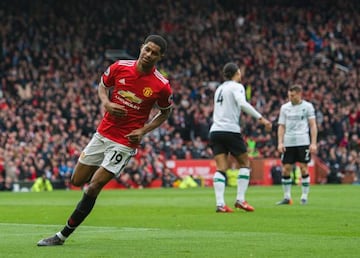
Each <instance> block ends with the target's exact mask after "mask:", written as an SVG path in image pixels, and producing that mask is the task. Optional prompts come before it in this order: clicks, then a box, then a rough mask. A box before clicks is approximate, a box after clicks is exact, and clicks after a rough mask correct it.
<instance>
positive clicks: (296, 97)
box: [288, 91, 301, 105]
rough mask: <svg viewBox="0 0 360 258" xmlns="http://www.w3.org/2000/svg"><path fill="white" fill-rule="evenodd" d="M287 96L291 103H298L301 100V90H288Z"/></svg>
mask: <svg viewBox="0 0 360 258" xmlns="http://www.w3.org/2000/svg"><path fill="white" fill-rule="evenodd" d="M288 97H289V100H290V101H291V103H292V104H293V105H296V104H299V103H300V102H301V92H297V91H288Z"/></svg>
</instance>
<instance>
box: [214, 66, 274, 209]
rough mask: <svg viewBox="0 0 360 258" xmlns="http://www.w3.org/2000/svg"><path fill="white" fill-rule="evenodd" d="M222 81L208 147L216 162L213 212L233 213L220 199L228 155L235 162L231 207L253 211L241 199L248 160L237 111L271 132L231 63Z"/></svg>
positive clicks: (246, 180) (267, 122) (235, 67)
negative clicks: (235, 190)
mask: <svg viewBox="0 0 360 258" xmlns="http://www.w3.org/2000/svg"><path fill="white" fill-rule="evenodd" d="M223 74H224V78H225V82H223V83H222V84H221V85H220V86H219V87H218V88H217V89H216V91H215V95H214V112H213V124H212V125H211V128H210V135H209V136H210V145H211V147H212V150H213V153H214V159H215V162H216V172H215V174H214V177H213V186H214V191H215V198H216V212H233V209H231V208H230V207H228V206H227V205H226V203H225V200H224V193H225V180H226V176H225V173H226V170H227V169H228V168H229V160H228V155H232V156H233V157H234V158H235V160H236V161H237V163H238V167H239V173H238V178H237V196H236V201H235V205H234V206H235V208H239V209H243V210H245V211H254V208H253V207H252V206H251V205H249V204H248V203H247V202H246V200H245V193H246V190H247V188H248V185H249V179H250V161H249V157H248V153H247V145H246V143H245V141H244V140H243V138H242V135H241V128H240V117H241V112H242V111H244V112H246V113H247V114H249V115H251V116H252V117H254V118H255V119H257V121H258V122H260V123H261V124H263V125H264V126H265V129H266V130H267V131H271V128H272V124H271V122H270V121H268V120H267V119H265V118H264V117H262V115H261V114H260V113H259V112H258V111H256V110H255V108H254V107H252V106H251V105H250V104H249V103H248V102H247V101H246V97H245V89H244V86H243V85H242V84H240V83H239V82H240V81H241V71H240V69H239V67H238V66H237V65H236V64H235V63H232V62H231V63H227V64H226V65H225V66H224V68H223Z"/></svg>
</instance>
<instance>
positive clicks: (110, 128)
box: [38, 35, 172, 246]
mask: <svg viewBox="0 0 360 258" xmlns="http://www.w3.org/2000/svg"><path fill="white" fill-rule="evenodd" d="M166 49H167V42H166V41H165V39H164V38H163V37H162V36H160V35H149V36H148V37H146V39H145V41H144V43H143V44H142V45H141V48H140V54H139V56H138V59H137V60H130V61H129V60H118V61H116V62H115V63H113V64H111V65H110V66H109V67H108V68H107V70H106V71H105V72H104V73H103V75H102V76H101V81H100V84H99V87H98V94H99V98H100V99H101V103H102V105H103V107H104V109H105V110H106V112H105V114H104V117H103V119H102V120H101V122H100V124H99V126H98V127H97V132H96V134H94V136H93V138H92V140H91V141H90V142H89V144H88V145H87V146H86V147H85V149H84V150H83V152H82V154H81V155H80V158H79V161H78V163H77V164H76V167H75V171H74V173H73V174H72V177H71V183H72V184H74V185H75V186H82V185H83V184H85V183H87V182H88V181H90V183H89V184H88V187H87V189H86V190H85V192H84V194H83V197H82V199H81V200H80V202H79V203H78V205H77V206H76V208H75V210H74V211H73V213H72V214H71V215H70V217H69V219H68V221H67V223H66V225H65V227H64V228H63V229H62V230H61V231H59V232H57V233H56V234H55V235H54V236H52V237H49V238H45V239H42V240H40V241H39V242H38V246H54V245H62V244H63V243H64V242H65V240H66V239H67V238H68V237H69V236H70V235H71V234H72V233H73V232H74V230H75V229H76V228H77V227H78V226H79V225H80V224H81V223H82V222H83V220H84V219H85V218H86V217H87V216H88V215H89V214H90V212H91V210H92V208H93V207H94V205H95V201H96V199H97V196H98V194H99V193H100V191H101V190H102V188H103V187H104V186H105V185H106V184H107V183H108V182H109V181H110V180H111V179H112V178H113V177H114V176H118V175H119V174H120V173H121V172H122V171H123V169H124V168H125V166H126V165H127V163H128V162H129V160H130V159H131V157H133V156H134V155H135V153H136V148H137V147H138V146H139V144H140V142H141V140H142V138H143V136H144V135H145V134H147V133H148V132H150V131H152V130H154V129H155V128H157V127H159V126H160V125H161V124H162V123H163V122H164V121H165V120H166V119H167V118H168V116H169V114H170V112H171V107H172V90H171V88H170V84H169V81H168V80H167V79H166V78H164V77H163V76H162V75H161V74H160V72H159V71H158V70H157V69H156V67H155V65H156V64H157V63H158V62H159V61H160V60H161V59H162V58H163V57H164V55H165V52H166ZM110 88H112V92H111V95H109V91H110ZM154 105H157V106H158V107H159V111H158V113H157V114H156V115H155V116H154V117H153V118H152V119H151V121H150V122H148V123H147V121H148V119H149V115H150V112H151V109H152V107H153V106H154Z"/></svg>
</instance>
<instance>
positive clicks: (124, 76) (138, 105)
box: [97, 60, 172, 148]
mask: <svg viewBox="0 0 360 258" xmlns="http://www.w3.org/2000/svg"><path fill="white" fill-rule="evenodd" d="M101 80H102V82H103V83H104V85H105V86H106V87H113V88H112V92H111V96H110V100H111V101H112V102H115V103H117V104H120V105H123V106H124V107H125V108H126V109H127V112H128V113H127V116H125V117H116V116H112V115H110V114H109V113H108V112H106V113H105V115H104V117H103V119H102V120H101V122H100V124H99V126H98V128H97V131H98V132H99V133H100V134H101V135H102V136H104V137H106V138H108V139H110V140H112V141H115V142H118V143H120V144H123V145H126V146H129V147H132V148H136V147H137V145H134V144H131V143H130V142H129V141H128V139H127V138H126V137H125V135H127V134H129V133H130V132H131V131H133V130H134V129H138V128H141V127H143V126H144V124H145V123H146V122H147V121H148V119H149V114H150V111H151V109H152V108H153V106H154V105H155V104H156V105H157V106H158V107H159V108H160V109H167V108H170V107H171V105H172V97H171V96H172V90H171V87H170V84H169V81H168V80H167V79H166V78H165V77H164V76H163V75H162V74H161V73H160V72H159V71H158V70H156V69H155V68H154V69H153V70H152V71H151V73H148V74H141V73H139V72H138V71H137V70H136V61H135V60H119V61H117V62H115V63H113V64H112V65H110V66H109V67H108V69H107V70H106V71H105V72H104V74H103V75H102V76H101Z"/></svg>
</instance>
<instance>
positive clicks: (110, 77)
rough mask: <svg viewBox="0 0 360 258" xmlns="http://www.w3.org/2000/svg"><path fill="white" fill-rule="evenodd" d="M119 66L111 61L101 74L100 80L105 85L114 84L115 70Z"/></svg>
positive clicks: (110, 85)
mask: <svg viewBox="0 0 360 258" xmlns="http://www.w3.org/2000/svg"><path fill="white" fill-rule="evenodd" d="M118 68H119V65H118V64H117V63H113V64H112V65H110V66H109V67H108V68H107V69H106V71H105V72H104V73H103V74H102V76H101V81H102V82H103V84H104V85H105V87H112V86H114V85H115V79H114V78H115V76H114V75H115V71H116V69H118Z"/></svg>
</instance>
